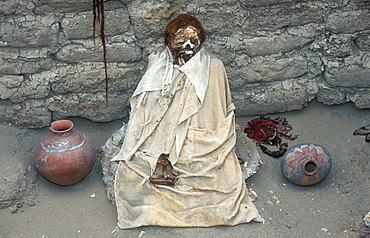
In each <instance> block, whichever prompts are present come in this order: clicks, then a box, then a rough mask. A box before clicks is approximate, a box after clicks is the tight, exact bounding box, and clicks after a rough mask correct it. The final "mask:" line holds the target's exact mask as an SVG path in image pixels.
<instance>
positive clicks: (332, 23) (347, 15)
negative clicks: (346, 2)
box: [326, 9, 370, 33]
mask: <svg viewBox="0 0 370 238" xmlns="http://www.w3.org/2000/svg"><path fill="white" fill-rule="evenodd" d="M369 15H370V10H367V9H361V10H352V11H347V12H335V13H332V14H330V15H329V16H328V18H327V20H326V27H327V29H328V30H329V31H332V32H334V33H354V32H358V31H364V30H369V29H370V24H369Z"/></svg>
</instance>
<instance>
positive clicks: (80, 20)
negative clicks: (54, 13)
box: [61, 7, 130, 39]
mask: <svg viewBox="0 0 370 238" xmlns="http://www.w3.org/2000/svg"><path fill="white" fill-rule="evenodd" d="M61 26H62V29H63V32H64V34H65V37H66V38H67V39H86V38H90V39H91V38H92V37H93V13H92V12H91V11H88V12H80V13H66V14H65V17H64V18H63V19H62V21H61ZM129 28H130V19H129V15H128V12H127V9H126V8H125V7H122V8H119V9H114V10H111V11H105V25H104V33H105V35H106V36H110V35H120V34H123V33H125V32H126V31H128V30H129ZM95 34H96V36H97V38H99V35H100V25H99V24H97V25H96V33H95Z"/></svg>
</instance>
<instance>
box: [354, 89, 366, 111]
mask: <svg viewBox="0 0 370 238" xmlns="http://www.w3.org/2000/svg"><path fill="white" fill-rule="evenodd" d="M352 101H353V105H354V106H355V107H356V108H359V109H365V108H370V89H368V88H366V89H361V90H359V91H358V92H357V93H356V94H355V96H354V97H353V99H352Z"/></svg>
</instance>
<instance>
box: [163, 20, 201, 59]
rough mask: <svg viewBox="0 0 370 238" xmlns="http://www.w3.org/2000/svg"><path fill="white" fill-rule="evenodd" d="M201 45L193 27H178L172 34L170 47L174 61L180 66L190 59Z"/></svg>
mask: <svg viewBox="0 0 370 238" xmlns="http://www.w3.org/2000/svg"><path fill="white" fill-rule="evenodd" d="M201 47H202V44H201V41H200V40H199V36H198V32H197V29H196V28H195V27H192V26H187V27H185V28H180V29H179V30H178V31H177V32H176V34H175V35H174V37H173V39H172V41H171V44H170V49H171V51H172V52H173V54H174V56H175V63H176V64H178V65H180V66H182V65H184V64H185V63H186V62H187V61H189V60H190V59H191V57H193V56H194V55H195V54H196V53H198V52H199V50H200V48H201Z"/></svg>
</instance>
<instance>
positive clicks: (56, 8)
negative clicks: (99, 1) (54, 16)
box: [33, 0, 93, 14]
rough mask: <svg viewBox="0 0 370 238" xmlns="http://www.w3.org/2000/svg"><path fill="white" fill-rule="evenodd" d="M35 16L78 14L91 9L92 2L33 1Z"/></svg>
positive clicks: (65, 0) (82, 0) (72, 0)
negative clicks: (63, 13) (59, 13)
mask: <svg viewBox="0 0 370 238" xmlns="http://www.w3.org/2000/svg"><path fill="white" fill-rule="evenodd" d="M33 2H34V4H35V6H36V8H35V13H36V14H46V13H54V12H55V13H58V12H80V11H88V10H92V9H93V1H87V0H63V1H61V0H34V1H33Z"/></svg>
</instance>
